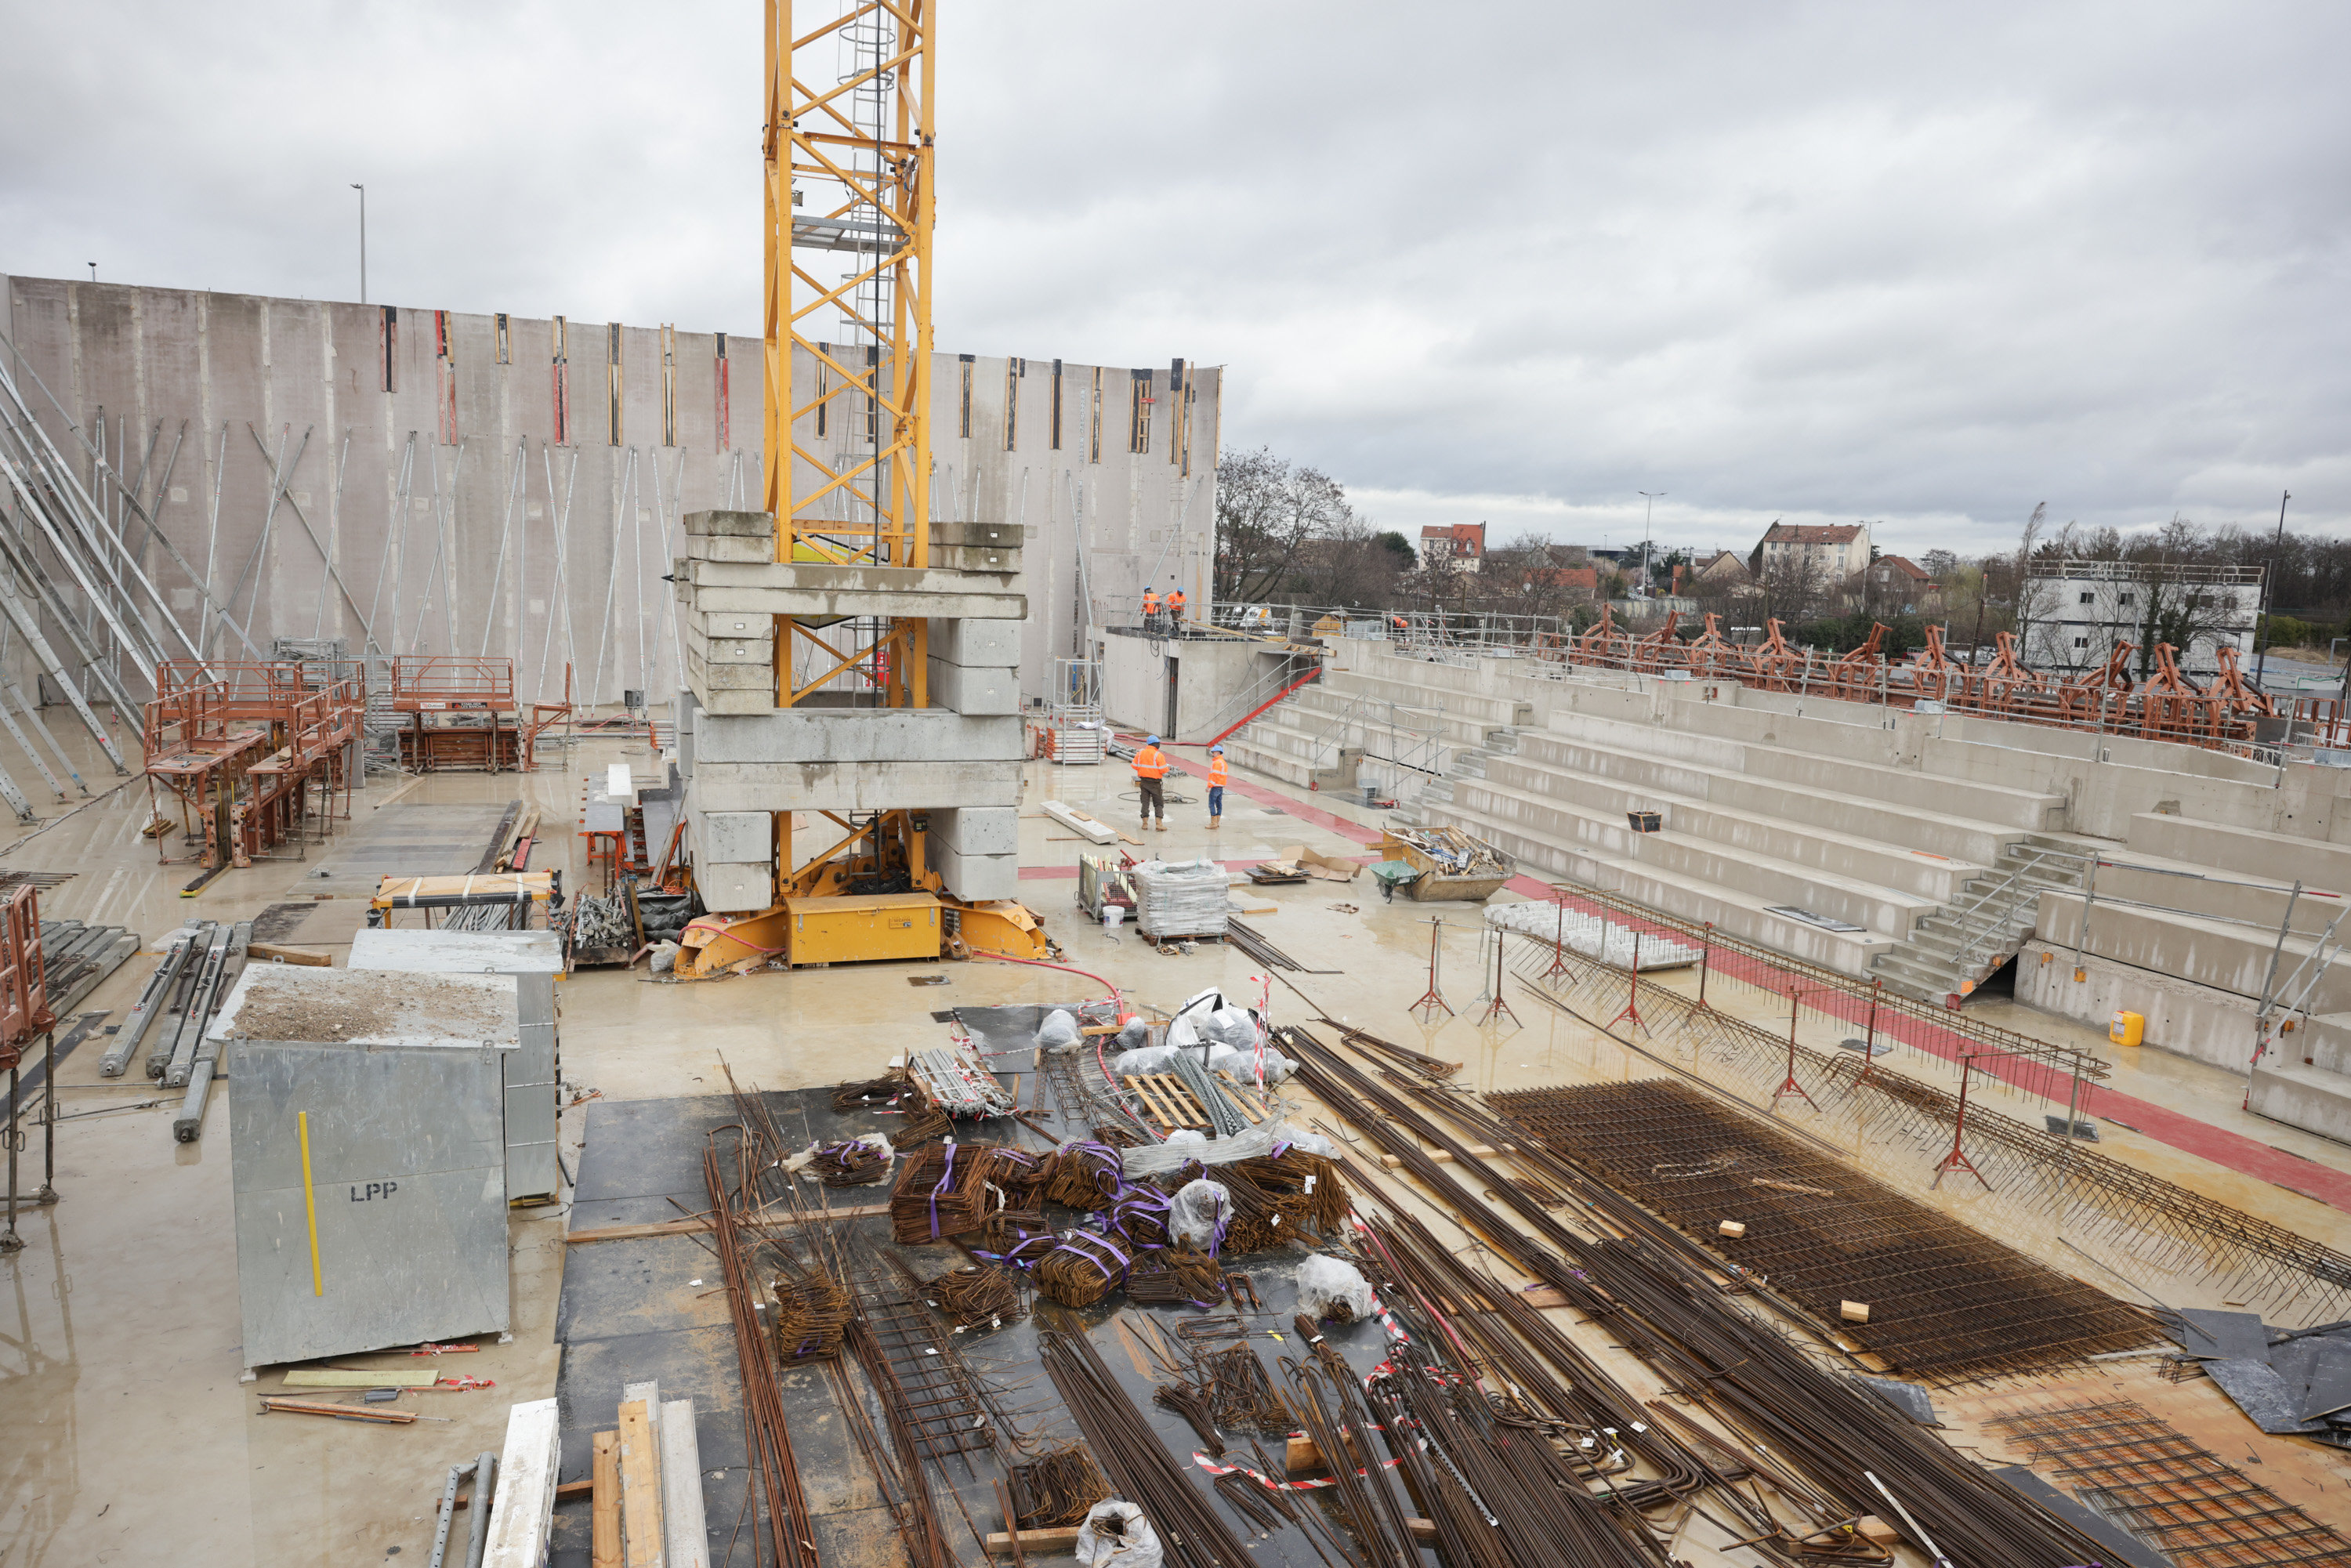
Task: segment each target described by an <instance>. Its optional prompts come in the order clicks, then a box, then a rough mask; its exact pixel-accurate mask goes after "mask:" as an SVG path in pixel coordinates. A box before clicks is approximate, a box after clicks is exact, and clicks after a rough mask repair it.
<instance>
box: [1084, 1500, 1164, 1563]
mask: <svg viewBox="0 0 2351 1568" xmlns="http://www.w3.org/2000/svg"><path fill="white" fill-rule="evenodd" d="M1165 1558H1166V1552H1165V1548H1163V1547H1162V1546H1161V1545H1160V1544H1159V1536H1158V1533H1157V1532H1156V1531H1154V1530H1153V1529H1152V1528H1151V1521H1149V1520H1148V1519H1145V1518H1144V1516H1143V1510H1141V1509H1139V1508H1137V1507H1136V1506H1135V1505H1134V1504H1133V1503H1131V1502H1122V1501H1120V1500H1117V1499H1115V1498H1113V1500H1110V1501H1109V1502H1103V1503H1097V1504H1095V1505H1094V1507H1093V1509H1092V1511H1090V1512H1089V1513H1087V1515H1086V1521H1085V1522H1084V1523H1083V1524H1081V1525H1080V1526H1078V1562H1079V1563H1080V1564H1081V1568H1160V1564H1161V1563H1163V1562H1165Z"/></svg>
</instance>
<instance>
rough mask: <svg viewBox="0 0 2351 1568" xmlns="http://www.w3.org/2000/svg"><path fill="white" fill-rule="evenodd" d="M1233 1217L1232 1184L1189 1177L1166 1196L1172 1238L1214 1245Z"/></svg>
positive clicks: (1196, 1243)
mask: <svg viewBox="0 0 2351 1568" xmlns="http://www.w3.org/2000/svg"><path fill="white" fill-rule="evenodd" d="M1202 1141H1203V1142H1206V1141H1207V1140H1205V1139H1203V1140H1202ZM1170 1142H1173V1140H1172V1139H1171V1140H1170ZM1161 1146H1162V1147H1165V1145H1161ZM1232 1217H1233V1195H1232V1189H1231V1188H1229V1187H1228V1186H1225V1185H1224V1184H1223V1183H1222V1182H1213V1181H1208V1180H1206V1179H1202V1180H1199V1181H1188V1182H1186V1183H1185V1184H1184V1185H1183V1186H1179V1187H1177V1188H1176V1189H1175V1197H1172V1198H1169V1199H1168V1200H1167V1235H1168V1237H1169V1239H1172V1240H1176V1241H1189V1242H1190V1243H1191V1244H1192V1245H1193V1246H1195V1247H1197V1248H1200V1249H1204V1250H1205V1249H1208V1248H1211V1247H1213V1246H1215V1245H1216V1241H1217V1232H1218V1231H1219V1230H1222V1229H1223V1228H1224V1227H1225V1224H1226V1222H1227V1221H1228V1220H1229V1219H1231V1218H1232Z"/></svg>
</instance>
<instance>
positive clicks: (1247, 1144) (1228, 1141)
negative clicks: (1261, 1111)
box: [1119, 1122, 1331, 1179]
mask: <svg viewBox="0 0 2351 1568" xmlns="http://www.w3.org/2000/svg"><path fill="white" fill-rule="evenodd" d="M1279 1144H1294V1145H1297V1146H1298V1147H1300V1148H1301V1149H1304V1150H1306V1151H1307V1152H1308V1153H1310V1154H1318V1155H1325V1154H1329V1153H1330V1152H1331V1145H1330V1144H1329V1143H1328V1142H1326V1141H1324V1140H1323V1139H1321V1138H1317V1137H1316V1136H1314V1134H1311V1133H1301V1132H1298V1131H1296V1130H1294V1129H1293V1128H1292V1127H1291V1126H1290V1124H1289V1123H1287V1122H1266V1123H1263V1124H1259V1125H1258V1126H1255V1127H1251V1128H1249V1129H1248V1130H1247V1131H1245V1132H1239V1133H1235V1134H1233V1135H1232V1136H1231V1137H1229V1138H1207V1139H1203V1140H1202V1141H1201V1142H1199V1143H1193V1142H1191V1141H1190V1140H1188V1139H1187V1140H1186V1141H1185V1142H1183V1143H1180V1144H1179V1143H1175V1142H1174V1141H1173V1140H1170V1141H1169V1142H1167V1143H1165V1144H1147V1145H1144V1146H1143V1147H1142V1148H1139V1149H1121V1150H1120V1151H1119V1166H1120V1167H1121V1168H1122V1169H1123V1170H1124V1171H1125V1172H1126V1174H1127V1176H1128V1177H1129V1178H1130V1179H1133V1178H1135V1177H1140V1176H1165V1174H1166V1173H1168V1172H1169V1171H1172V1170H1179V1169H1181V1168H1182V1167H1183V1165H1184V1162H1186V1160H1197V1161H1199V1162H1200V1163H1201V1164H1202V1165H1204V1166H1222V1165H1229V1164H1231V1163H1232V1162H1233V1161H1235V1160H1253V1159H1256V1158H1257V1157H1258V1156H1259V1155H1270V1154H1271V1153H1273V1151H1274V1147H1275V1145H1279Z"/></svg>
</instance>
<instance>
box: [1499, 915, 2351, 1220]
mask: <svg viewBox="0 0 2351 1568" xmlns="http://www.w3.org/2000/svg"><path fill="white" fill-rule="evenodd" d="M1509 886H1510V891H1511V892H1513V893H1522V894H1526V895H1527V896H1528V897H1530V898H1536V899H1542V900H1546V901H1548V900H1549V899H1550V898H1551V897H1552V887H1551V886H1550V884H1548V883H1541V882H1538V881H1536V880H1535V879H1534V878H1533V877H1531V876H1520V877H1513V878H1511V879H1510V883H1509ZM1587 909H1588V912H1589V913H1592V914H1604V915H1608V916H1609V917H1610V918H1612V919H1618V918H1620V917H1619V916H1617V915H1615V913H1614V911H1605V910H1602V909H1600V908H1599V907H1598V906H1597V905H1590V906H1587ZM1656 935H1658V936H1667V937H1670V938H1672V939H1673V940H1676V941H1686V940H1687V938H1686V937H1684V936H1682V934H1681V933H1680V932H1678V931H1675V930H1672V929H1671V928H1669V927H1667V926H1658V927H1656ZM1712 962H1713V963H1715V964H1716V965H1717V966H1718V967H1723V968H1726V969H1728V968H1730V967H1732V966H1733V965H1734V964H1736V966H1737V967H1738V968H1740V969H1742V970H1745V971H1747V972H1745V973H1741V974H1740V975H1739V978H1741V979H1744V980H1747V981H1748V982H1749V983H1750V984H1760V985H1763V986H1765V987H1767V988H1772V989H1778V990H1782V991H1784V990H1785V989H1786V988H1787V987H1789V986H1792V985H1800V984H1802V979H1801V977H1799V976H1797V975H1795V974H1793V973H1792V972H1791V971H1789V970H1786V969H1782V968H1780V967H1777V966H1776V965H1773V964H1771V963H1769V962H1768V961H1765V960H1762V959H1756V958H1751V957H1749V956H1746V955H1743V954H1737V955H1734V954H1721V955H1718V956H1716V957H1715V958H1714V959H1713V960H1712ZM1804 1005H1805V1006H1806V1007H1808V1008H1811V1009H1813V1010H1814V1011H1815V1012H1822V1013H1826V1014H1828V1015H1829V1016H1831V1017H1833V1018H1838V1019H1844V1021H1845V1022H1847V1023H1854V1024H1857V1023H1860V1022H1861V1021H1862V1019H1864V1017H1865V1015H1866V1014H1867V1013H1868V1011H1869V998H1867V997H1861V996H1855V995H1853V994H1852V993H1850V992H1846V991H1834V992H1831V993H1830V994H1829V995H1828V996H1827V997H1825V998H1823V996H1822V995H1821V994H1820V992H1819V991H1818V990H1817V989H1813V988H1807V989H1806V998H1805V1001H1804ZM1878 1027H1879V1032H1880V1033H1882V1034H1884V1033H1897V1034H1898V1036H1899V1038H1900V1040H1902V1042H1903V1043H1904V1044H1906V1045H1912V1046H1916V1047H1917V1048H1918V1049H1919V1050H1921V1051H1927V1052H1928V1053H1929V1054H1931V1055H1934V1056H1938V1057H1940V1058H1942V1060H1944V1061H1952V1062H1956V1061H1959V1058H1960V1056H1961V1055H1962V1054H1965V1053H1967V1052H1969V1051H1973V1050H1975V1049H1976V1047H1975V1042H1974V1041H1972V1040H1969V1039H1968V1037H1966V1036H1965V1035H1962V1034H1960V1033H1959V1032H1958V1031H1956V1030H1949V1029H1945V1028H1942V1027H1940V1026H1938V1025H1937V1024H1934V1023H1932V1022H1930V1021H1928V1020H1926V1019H1919V1018H1917V1016H1916V1015H1913V1014H1907V1013H1905V1014H1887V1013H1881V1014H1880V1015H1879V1019H1878ZM1975 1071H1977V1072H1979V1073H1984V1072H1989V1073H1992V1074H1994V1075H1996V1076H1998V1077H1999V1078H2001V1080H2002V1081H2003V1082H2009V1083H2011V1084H2014V1085H2015V1086H2016V1087H2018V1088H2020V1089H2022V1090H2023V1091H2025V1092H2027V1093H2030V1094H2035V1095H2038V1096H2040V1097H2041V1098H2042V1099H2043V1100H2046V1101H2048V1102H2049V1103H2051V1104H2053V1105H2054V1106H2056V1107H2057V1108H2058V1110H2059V1112H2060V1115H2059V1120H2061V1121H2062V1120H2064V1116H2063V1112H2064V1106H2065V1102H2066V1097H2067V1095H2068V1093H2069V1092H2070V1091H2071V1085H2072V1082H2073V1081H2072V1080H2071V1079H2070V1078H2067V1077H2064V1076H2063V1075H2061V1074H2058V1073H2056V1072H2055V1071H2053V1070H2051V1069H2047V1068H2044V1067H2042V1066H2041V1065H2040V1064H2038V1063H2035V1062H2025V1061H2018V1060H2016V1059H2015V1058H2013V1057H1992V1058H1989V1059H1982V1060H1980V1061H1978V1063H1977V1066H1976V1069H1975ZM2081 1113H2082V1114H2084V1115H2085V1116H2086V1115H2093V1114H2095V1115H2099V1116H2103V1117H2105V1118H2106V1119H2107V1120H2108V1121H2112V1122H2120V1123H2123V1124H2125V1125H2126V1126H2129V1127H2132V1128H2135V1129H2137V1131H2138V1132H2140V1133H2142V1134H2145V1135H2146V1136H2147V1137H2150V1138H2153V1139H2154V1140H2155V1141H2156V1142H2157V1143H2158V1144H2163V1145H2168V1146H2169V1147H2171V1148H2175V1149H2178V1150H2179V1151H2180V1152H2181V1153H2183V1154H2190V1155H2196V1156H2197V1157H2198V1158H2199V1159H2205V1160H2210V1161H2211V1162H2212V1163H2213V1164H2214V1165H2216V1166H2222V1167H2224V1168H2226V1169H2228V1170H2232V1171H2236V1172H2238V1173H2240V1174H2241V1175H2244V1176H2253V1177H2256V1178H2258V1179H2260V1180H2262V1181H2266V1182H2270V1183H2273V1184H2274V1185H2276V1186H2283V1187H2287V1188H2290V1189H2291V1190H2293V1191H2294V1192H2298V1193H2301V1194H2303V1195H2304V1197H2310V1198H2314V1199H2315V1200H2316V1201H2318V1202H2320V1203H2324V1204H2325V1205H2327V1206H2328V1207H2332V1208H2338V1209H2342V1210H2344V1211H2345V1212H2346V1213H2351V1172H2344V1171H2338V1170H2333V1169H2330V1168H2329V1167H2327V1166H2322V1165H2319V1164H2317V1163H2316V1162H2314V1161H2312V1160H2305V1159H2303V1158H2300V1157H2299V1156H2297V1155H2290V1154H2287V1153H2285V1152H2283V1150H2280V1149H2274V1148H2272V1147H2271V1146H2270V1145H2267V1144H2264V1143H2262V1141H2261V1140H2260V1139H2258V1138H2250V1137H2247V1136H2246V1135H2245V1134H2242V1133H2232V1132H2231V1131H2229V1130H2228V1129H2227V1128H2225V1127H2216V1126H2213V1125H2212V1124H2210V1123H2209V1122H2199V1121H2198V1120H2197V1119H2196V1118H2195V1117H2193V1116H2190V1115H2189V1114H2187V1113H2184V1112H2180V1111H2175V1110H2172V1109H2171V1108H2170V1107H2169V1106H2168V1105H2158V1104H2157V1103H2155V1102H2153V1101H2151V1100H2141V1099H2139V1098H2138V1097H2137V1095H2134V1094H2126V1093H2124V1092H2121V1091H2120V1090H2117V1089H2109V1088H2107V1087H2105V1085H2103V1084H2091V1083H2085V1084H2083V1085H2082V1103H2081Z"/></svg>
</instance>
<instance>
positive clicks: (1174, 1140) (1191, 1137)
mask: <svg viewBox="0 0 2351 1568" xmlns="http://www.w3.org/2000/svg"><path fill="white" fill-rule="evenodd" d="M1207 1141H1208V1134H1206V1133H1201V1132H1195V1131H1194V1130H1193V1129H1192V1128H1190V1127H1178V1128H1176V1129H1175V1131H1174V1132H1172V1133H1170V1134H1167V1142H1169V1143H1171V1144H1205V1143H1207Z"/></svg>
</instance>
